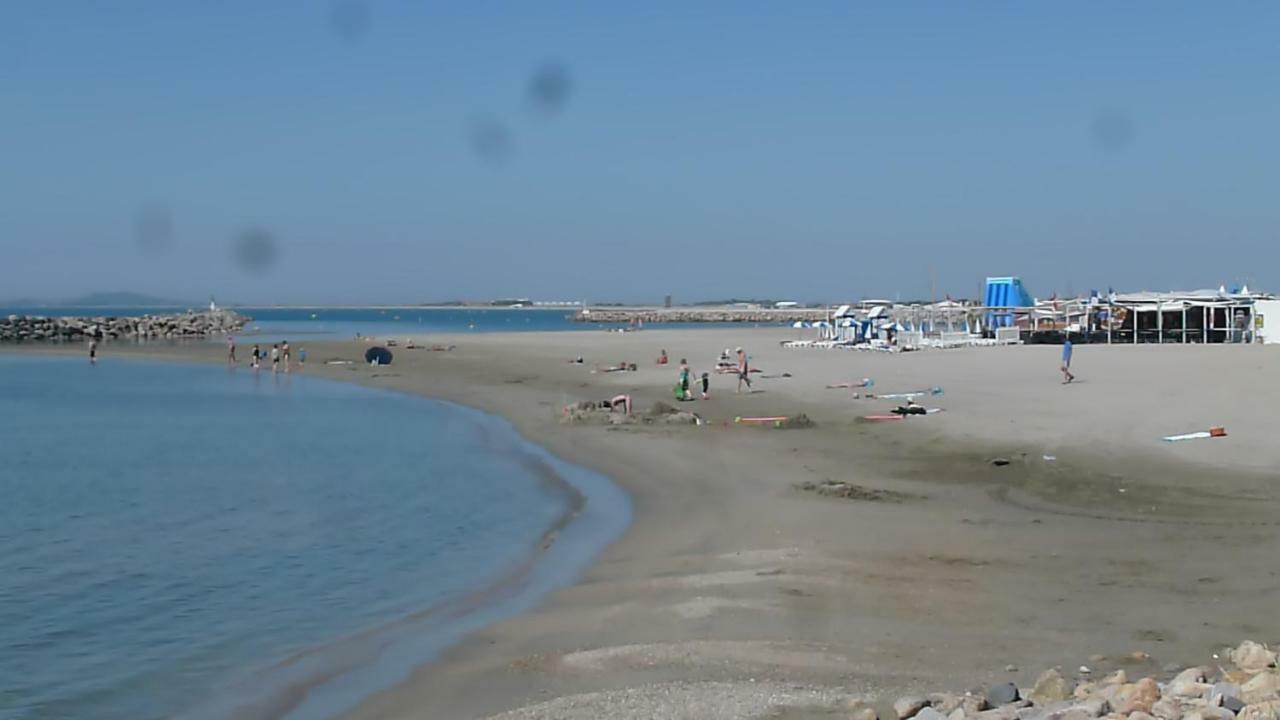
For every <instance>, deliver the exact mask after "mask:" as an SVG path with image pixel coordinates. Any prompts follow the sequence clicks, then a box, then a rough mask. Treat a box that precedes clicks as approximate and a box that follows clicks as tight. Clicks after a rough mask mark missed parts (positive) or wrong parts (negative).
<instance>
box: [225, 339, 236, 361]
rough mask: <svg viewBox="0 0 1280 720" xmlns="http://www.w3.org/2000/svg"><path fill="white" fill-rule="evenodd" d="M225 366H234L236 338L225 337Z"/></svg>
mask: <svg viewBox="0 0 1280 720" xmlns="http://www.w3.org/2000/svg"><path fill="white" fill-rule="evenodd" d="M227 364H228V365H235V364H236V337H235V336H234V335H228V336H227Z"/></svg>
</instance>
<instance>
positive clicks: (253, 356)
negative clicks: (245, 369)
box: [249, 343, 262, 370]
mask: <svg viewBox="0 0 1280 720" xmlns="http://www.w3.org/2000/svg"><path fill="white" fill-rule="evenodd" d="M260 360H262V349H261V348H259V347H258V343H254V344H253V352H251V353H249V367H251V368H253V369H254V370H257V369H258V367H259V361H260Z"/></svg>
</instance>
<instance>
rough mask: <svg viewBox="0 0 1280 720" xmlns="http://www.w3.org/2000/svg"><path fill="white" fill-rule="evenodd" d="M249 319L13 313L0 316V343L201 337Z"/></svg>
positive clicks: (225, 313)
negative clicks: (4, 317)
mask: <svg viewBox="0 0 1280 720" xmlns="http://www.w3.org/2000/svg"><path fill="white" fill-rule="evenodd" d="M247 321H248V318H246V317H245V316H243V315H240V314H238V313H235V312H232V311H230V310H210V311H204V312H187V313H182V314H177V315H142V316H138V317H109V316H102V317H37V316H24V315H10V316H8V318H6V319H4V320H0V343H3V342H66V341H86V340H90V339H98V340H116V339H120V338H130V339H138V340H149V339H157V338H200V337H207V336H209V335H221V334H226V333H230V332H235V331H237V330H240V329H241V328H242V327H244V324H245V322H247Z"/></svg>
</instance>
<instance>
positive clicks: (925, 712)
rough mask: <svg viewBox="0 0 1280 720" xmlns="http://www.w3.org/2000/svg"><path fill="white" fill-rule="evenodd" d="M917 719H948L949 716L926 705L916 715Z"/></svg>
mask: <svg viewBox="0 0 1280 720" xmlns="http://www.w3.org/2000/svg"><path fill="white" fill-rule="evenodd" d="M913 717H914V718H915V720H947V716H946V715H943V714H942V713H940V712H938V711H937V710H935V709H933V708H932V707H930V706H928V705H926V706H924V707H922V708H920V710H919V712H917V713H916V714H915V715H914V716H913Z"/></svg>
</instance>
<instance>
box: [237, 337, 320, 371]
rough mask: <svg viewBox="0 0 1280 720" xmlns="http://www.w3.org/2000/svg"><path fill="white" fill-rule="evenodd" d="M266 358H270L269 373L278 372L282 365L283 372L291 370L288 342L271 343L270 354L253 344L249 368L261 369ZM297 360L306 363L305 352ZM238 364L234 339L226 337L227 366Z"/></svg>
mask: <svg viewBox="0 0 1280 720" xmlns="http://www.w3.org/2000/svg"><path fill="white" fill-rule="evenodd" d="M268 357H270V358H271V372H273V373H274V372H280V366H281V365H282V364H283V365H284V371H285V372H290V371H291V370H292V369H293V351H292V349H291V348H290V347H289V341H288V340H285V341H283V342H278V343H272V344H271V351H270V353H268V352H266V351H264V350H263V349H262V347H261V346H259V345H258V343H254V344H253V349H252V350H250V351H249V367H251V368H253V369H254V370H257V369H259V368H261V367H262V364H263V363H265V362H266V361H267V358H268ZM298 359H299V361H300V362H306V360H307V351H306V350H302V351H301V352H300V353H299V355H298ZM238 362H239V361H238V360H236V339H235V337H233V336H231V335H228V336H227V364H228V365H236V364H237V363H238Z"/></svg>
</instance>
